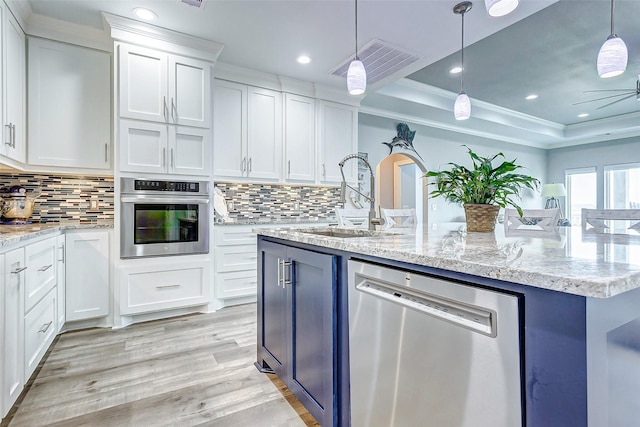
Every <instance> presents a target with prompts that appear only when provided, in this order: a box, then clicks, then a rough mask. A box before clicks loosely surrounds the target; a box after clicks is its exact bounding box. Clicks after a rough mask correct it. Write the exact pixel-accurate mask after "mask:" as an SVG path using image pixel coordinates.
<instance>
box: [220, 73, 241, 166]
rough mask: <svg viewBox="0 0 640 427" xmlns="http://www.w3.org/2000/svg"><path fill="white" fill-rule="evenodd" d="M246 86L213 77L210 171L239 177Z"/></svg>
mask: <svg viewBox="0 0 640 427" xmlns="http://www.w3.org/2000/svg"><path fill="white" fill-rule="evenodd" d="M247 111H248V110H247V86H245V85H241V84H237V83H231V82H227V81H224V80H216V81H215V87H214V94H213V173H214V176H216V177H224V178H226V177H230V178H240V177H242V176H244V174H245V171H246V168H247V152H246V150H247Z"/></svg>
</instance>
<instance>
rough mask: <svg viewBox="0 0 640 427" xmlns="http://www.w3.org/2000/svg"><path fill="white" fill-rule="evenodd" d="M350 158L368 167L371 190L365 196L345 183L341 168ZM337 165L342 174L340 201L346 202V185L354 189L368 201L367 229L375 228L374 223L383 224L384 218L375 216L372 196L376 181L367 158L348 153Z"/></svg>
mask: <svg viewBox="0 0 640 427" xmlns="http://www.w3.org/2000/svg"><path fill="white" fill-rule="evenodd" d="M351 159H358V160H361V161H362V162H363V163H364V164H365V165H367V167H368V168H369V173H370V174H371V179H370V182H371V191H370V192H369V196H367V195H366V194H363V193H362V192H360V191H359V190H358V189H356V188H353V187H352V186H350V185H349V184H347V179H346V178H345V176H344V170H343V168H344V164H345V162H346V161H347V160H351ZM338 166H340V174H341V175H342V183H341V184H340V202H341V203H342V205H343V206H344V204H345V202H346V192H347V191H346V190H347V187H349V188H350V189H351V190H353V191H355V192H356V193H358V194H359V195H361V196H362V197H364V198H365V199H366V200H367V201H368V202H369V230H375V229H376V225H382V224H384V219H382V218H378V217H376V199H375V196H374V194H375V191H376V183H375V177H374V176H373V169H372V168H371V165H370V164H369V162H368V161H367V159H365V158H364V157H362V156H361V155H359V154H349V155H348V156H346V157H345V158H344V159H342V160H341V161H340V163H338Z"/></svg>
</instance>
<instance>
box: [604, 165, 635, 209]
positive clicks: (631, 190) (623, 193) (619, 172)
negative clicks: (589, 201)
mask: <svg viewBox="0 0 640 427" xmlns="http://www.w3.org/2000/svg"><path fill="white" fill-rule="evenodd" d="M604 208H605V209H640V163H628V164H624V165H610V166H605V167H604Z"/></svg>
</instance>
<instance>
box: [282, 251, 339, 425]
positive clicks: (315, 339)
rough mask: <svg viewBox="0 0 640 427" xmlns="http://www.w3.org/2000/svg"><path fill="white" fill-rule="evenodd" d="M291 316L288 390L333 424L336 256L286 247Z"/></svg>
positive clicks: (324, 423) (312, 412) (326, 421)
mask: <svg viewBox="0 0 640 427" xmlns="http://www.w3.org/2000/svg"><path fill="white" fill-rule="evenodd" d="M287 256H288V259H289V261H290V262H291V269H290V274H291V286H290V288H289V291H290V294H291V307H292V317H291V322H290V331H291V332H290V336H291V341H290V343H291V355H290V356H291V359H290V368H291V371H290V375H291V381H290V384H289V388H290V389H291V391H292V392H293V394H294V395H296V397H297V398H298V400H300V402H301V403H302V404H303V405H304V407H305V408H307V410H308V411H309V412H310V413H311V414H312V415H313V416H314V417H315V418H316V420H317V421H318V422H319V423H320V424H321V425H323V426H331V425H334V420H333V418H334V417H333V415H334V410H333V409H334V408H333V407H334V396H335V390H334V386H335V384H336V381H335V379H334V372H335V366H336V358H337V352H336V351H335V343H336V337H335V334H336V328H335V327H334V323H333V322H334V318H335V317H334V313H335V312H336V310H335V305H334V301H335V298H334V295H335V292H336V285H337V257H336V256H333V255H326V254H321V253H317V252H311V251H306V250H302V249H297V248H288V250H287Z"/></svg>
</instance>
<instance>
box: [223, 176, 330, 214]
mask: <svg viewBox="0 0 640 427" xmlns="http://www.w3.org/2000/svg"><path fill="white" fill-rule="evenodd" d="M215 185H216V187H218V188H219V189H220V190H221V191H222V193H223V194H224V195H225V200H226V201H227V207H228V208H229V217H230V218H233V219H235V220H243V219H288V218H291V219H296V220H300V219H306V218H319V219H322V218H333V217H334V216H335V213H334V212H335V208H336V206H338V205H339V201H340V188H337V187H311V186H304V185H290V184H253V183H238V182H216V183H215Z"/></svg>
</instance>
